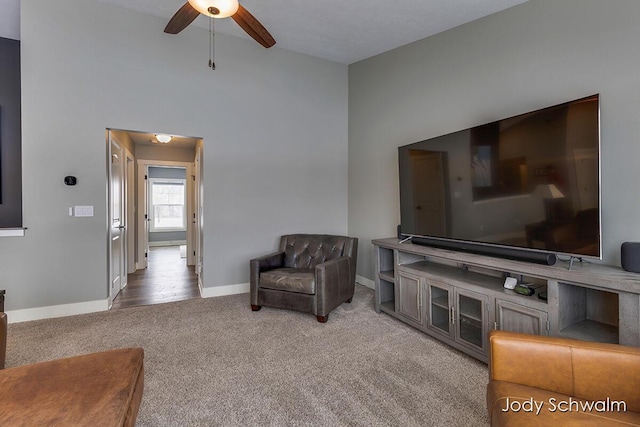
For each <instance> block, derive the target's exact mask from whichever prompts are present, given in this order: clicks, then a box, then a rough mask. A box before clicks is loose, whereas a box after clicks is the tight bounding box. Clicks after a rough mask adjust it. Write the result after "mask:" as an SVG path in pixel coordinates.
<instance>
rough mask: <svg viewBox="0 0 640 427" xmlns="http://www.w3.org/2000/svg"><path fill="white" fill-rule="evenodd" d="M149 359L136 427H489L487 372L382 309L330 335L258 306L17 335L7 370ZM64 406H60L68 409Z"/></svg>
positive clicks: (221, 305) (156, 311)
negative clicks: (113, 355)
mask: <svg viewBox="0 0 640 427" xmlns="http://www.w3.org/2000/svg"><path fill="white" fill-rule="evenodd" d="M128 346H140V347H143V348H144V349H145V369H146V374H145V390H144V396H143V401H142V407H141V409H140V413H139V416H138V424H137V425H138V426H240V425H242V426H247V425H270V426H280V425H304V426H316V425H323V426H392V425H393V426H465V427H469V426H480V425H486V424H487V423H488V419H487V416H486V411H485V386H486V383H487V367H486V365H484V364H483V363H481V362H478V361H476V360H474V359H472V358H470V357H468V356H466V355H464V354H462V353H460V352H458V351H457V350H454V349H452V348H450V347H449V346H447V345H445V344H442V343H440V342H438V341H436V340H433V339H431V338H430V337H428V336H427V335H425V334H423V333H421V332H419V331H417V330H415V329H413V328H411V327H409V326H407V325H405V324H403V323H401V322H399V321H397V320H395V319H393V318H391V317H390V316H387V315H385V314H376V313H375V311H374V309H373V292H372V291H371V290H370V289H368V288H365V287H363V286H360V285H358V286H357V291H356V295H355V297H354V299H353V303H352V304H343V305H342V306H341V307H339V308H338V309H336V310H334V311H333V312H332V313H331V315H330V316H329V322H328V323H326V324H320V323H318V322H317V321H316V319H315V316H312V315H309V314H303V313H296V312H291V311H284V310H276V309H270V308H263V309H262V310H261V311H258V312H252V311H251V310H250V308H249V297H248V295H246V294H245V295H234V296H228V297H219V298H209V299H195V300H190V301H184V302H177V303H168V304H161V305H155V306H146V307H137V308H127V309H120V310H114V311H110V312H102V313H94V314H87V315H80V316H72V317H66V318H59V319H49V320H40V321H34V322H24V323H16V324H11V325H9V339H8V351H7V366H8V367H11V366H17V365H23V364H27V363H31V362H36V361H42V360H49V359H55V358H59V357H66V356H72V355H77V354H82V353H88V352H93V351H100V350H105V349H110V348H117V347H128ZM60 403H61V404H62V402H60Z"/></svg>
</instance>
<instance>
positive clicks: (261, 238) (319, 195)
mask: <svg viewBox="0 0 640 427" xmlns="http://www.w3.org/2000/svg"><path fill="white" fill-rule="evenodd" d="M21 13H22V18H21V30H22V36H21V37H22V46H23V51H22V102H23V104H22V105H23V110H22V113H23V116H22V118H23V145H22V146H23V176H24V179H23V196H24V201H25V202H24V223H25V225H26V226H27V227H29V230H27V233H26V236H25V237H22V238H11V239H8V238H5V239H1V240H0V271H2V282H3V283H2V287H3V288H6V289H7V309H8V310H17V309H23V308H29V307H41V306H49V305H56V304H66V303H75V302H85V301H96V300H106V298H107V207H106V200H107V192H106V191H107V190H106V189H107V185H106V175H107V174H106V171H107V156H106V153H107V148H106V141H105V129H107V128H112V129H152V130H154V131H158V132H166V133H171V134H176V135H197V136H199V137H202V138H203V140H204V146H205V149H204V163H205V164H206V168H205V170H204V177H203V179H204V181H205V184H204V204H205V206H204V208H205V209H204V212H205V218H204V230H205V233H206V236H205V241H204V245H205V246H204V272H205V276H204V278H205V282H204V286H205V287H206V288H209V287H214V286H218V285H233V284H239V283H247V282H248V281H249V259H251V258H253V257H255V256H257V255H261V254H265V253H269V252H271V251H273V250H274V249H275V248H276V244H277V243H276V242H277V241H278V237H279V236H280V235H281V234H284V233H295V232H302V231H305V232H320V233H322V232H327V233H346V231H347V184H346V182H347V117H348V116H347V80H348V78H347V67H346V66H344V65H340V64H336V63H332V62H329V61H324V60H320V59H317V58H313V57H310V56H306V55H301V54H296V53H293V52H289V51H286V50H283V49H279V48H278V47H274V48H272V49H269V50H266V49H264V48H262V47H261V46H259V45H258V44H257V43H255V42H254V41H252V40H245V39H241V38H236V37H232V36H225V35H223V34H219V35H217V36H216V65H217V69H216V71H215V72H212V71H211V70H210V69H209V68H208V67H207V64H206V62H207V55H206V52H207V46H208V35H207V34H208V32H207V30H205V29H201V28H197V27H193V26H191V27H189V28H187V29H186V30H185V31H183V32H182V33H181V34H179V35H177V36H172V35H167V34H164V33H163V29H164V27H165V25H166V20H164V19H161V18H156V17H153V16H147V15H143V14H139V13H136V12H134V11H132V10H128V9H123V8H119V7H113V6H109V5H107V4H104V3H102V2H100V1H98V0H59V1H56V2H41V1H38V0H23V1H22V2H21ZM27 47H28V48H27ZM327 123H330V124H331V126H327ZM191 160H192V159H191ZM69 172H73V173H74V174H75V175H76V176H78V185H77V186H76V187H74V188H73V189H70V188H65V186H64V184H63V183H62V178H63V177H64V176H65V175H66V174H69ZM73 205H93V206H94V207H95V216H94V217H93V218H73V217H69V216H68V214H67V212H68V207H69V206H73ZM328 212H330V214H328Z"/></svg>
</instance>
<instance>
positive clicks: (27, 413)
mask: <svg viewBox="0 0 640 427" xmlns="http://www.w3.org/2000/svg"><path fill="white" fill-rule="evenodd" d="M143 358H144V351H143V350H142V349H141V348H124V349H119V350H110V351H105V352H100V353H92V354H87V355H83V356H76V357H70V358H66V359H58V360H52V361H49V362H41V363H34V364H32V365H25V366H19V367H16V368H9V369H4V370H1V371H0V425H7V426H34V425H38V426H48V425H56V426H133V425H135V422H136V417H137V416H138V409H139V408H140V402H141V400H142V390H143V388H144V366H143Z"/></svg>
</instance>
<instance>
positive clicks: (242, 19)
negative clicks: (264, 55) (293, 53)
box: [231, 5, 276, 48]
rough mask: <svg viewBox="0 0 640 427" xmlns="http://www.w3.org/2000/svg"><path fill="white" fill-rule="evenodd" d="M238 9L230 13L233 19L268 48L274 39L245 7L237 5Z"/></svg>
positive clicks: (273, 42)
mask: <svg viewBox="0 0 640 427" xmlns="http://www.w3.org/2000/svg"><path fill="white" fill-rule="evenodd" d="M239 6H240V7H238V11H237V12H236V13H235V14H233V15H231V17H232V18H233V20H234V21H236V23H237V24H238V25H240V27H241V28H242V29H243V30H245V31H246V32H247V34H249V35H250V36H251V37H253V39H254V40H255V41H257V42H258V43H260V44H261V45H262V46H264V47H266V48H270V47H271V46H273V45H274V44H276V41H275V40H274V38H273V37H272V36H271V34H269V31H267V29H266V28H265V27H264V26H263V25H262V24H261V23H260V21H258V20H257V19H256V18H255V17H254V16H253V15H252V14H250V13H249V11H248V10H247V9H245V8H244V7H242V5H239Z"/></svg>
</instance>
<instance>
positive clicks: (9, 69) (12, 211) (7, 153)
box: [0, 38, 22, 227]
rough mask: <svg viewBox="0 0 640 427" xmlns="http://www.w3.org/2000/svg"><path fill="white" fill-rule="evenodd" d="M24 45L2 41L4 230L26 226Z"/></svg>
mask: <svg viewBox="0 0 640 427" xmlns="http://www.w3.org/2000/svg"><path fill="white" fill-rule="evenodd" d="M20 166H21V162H20V42H19V41H17V40H9V39H5V38H0V173H1V175H0V227H21V226H22V180H21V167H20Z"/></svg>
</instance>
